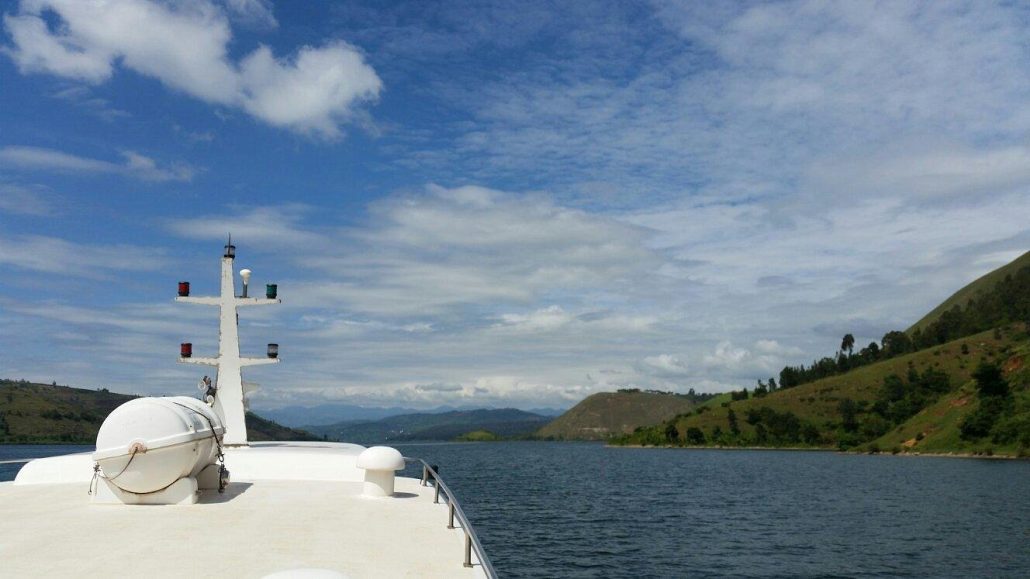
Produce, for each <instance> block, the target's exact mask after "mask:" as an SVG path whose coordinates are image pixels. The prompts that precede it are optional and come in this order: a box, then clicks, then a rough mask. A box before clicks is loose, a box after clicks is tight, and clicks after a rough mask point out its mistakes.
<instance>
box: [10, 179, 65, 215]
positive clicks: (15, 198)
mask: <svg viewBox="0 0 1030 579" xmlns="http://www.w3.org/2000/svg"><path fill="white" fill-rule="evenodd" d="M0 212H4V213H11V214H15V215H33V216H37V217H42V216H45V215H51V214H53V213H54V208H53V206H52V205H51V203H50V202H49V201H47V200H46V198H45V197H44V196H43V195H42V194H41V193H40V191H38V190H37V189H35V188H32V187H25V186H23V185H16V184H14V183H0Z"/></svg>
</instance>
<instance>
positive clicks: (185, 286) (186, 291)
mask: <svg viewBox="0 0 1030 579" xmlns="http://www.w3.org/2000/svg"><path fill="white" fill-rule="evenodd" d="M188 295H190V282H188V281H180V282H179V297H183V298H184V297H186V296H188Z"/></svg>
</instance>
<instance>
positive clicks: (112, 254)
mask: <svg viewBox="0 0 1030 579" xmlns="http://www.w3.org/2000/svg"><path fill="white" fill-rule="evenodd" d="M167 264H168V260H167V258H166V257H165V256H164V254H163V253H162V252H161V251H158V250H154V249H149V248H141V247H138V246H134V245H89V244H77V243H71V242H69V241H66V240H64V239H59V238H55V237H46V236H42V235H14V236H5V235H0V265H7V266H13V267H16V268H19V269H27V270H32V271H37V272H43V273H52V274H59V275H73V276H81V277H87V278H104V277H108V276H110V275H111V274H112V273H113V272H115V271H133V270H141V271H156V270H159V269H161V268H163V267H165V266H166V265H167Z"/></svg>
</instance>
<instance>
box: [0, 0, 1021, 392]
mask: <svg viewBox="0 0 1030 579" xmlns="http://www.w3.org/2000/svg"><path fill="white" fill-rule="evenodd" d="M0 14H2V27H0V376H2V377H7V378H15V379H17V378H25V379H30V380H35V381H43V382H50V381H56V382H57V383H59V384H67V385H73V386H78V387H83V388H100V387H106V388H109V389H111V390H113V391H118V392H127V393H139V394H144V395H149V394H191V393H193V392H194V391H195V384H196V382H197V379H198V378H199V376H198V375H197V374H198V370H197V367H195V366H186V365H181V364H177V362H176V358H177V353H178V344H179V343H180V342H185V341H189V342H193V343H194V352H195V353H196V354H197V355H204V354H206V353H211V352H214V351H215V349H216V347H217V316H216V314H215V312H213V311H211V310H210V309H208V308H204V307H199V306H189V305H184V304H176V303H174V302H173V297H174V295H175V291H176V282H178V281H184V280H188V281H190V282H191V284H192V289H193V293H194V294H195V295H206V294H213V293H216V292H217V283H218V277H217V276H218V268H219V259H220V256H221V253H222V245H223V244H224V243H225V239H226V236H227V235H228V234H229V233H230V232H231V234H232V236H233V240H234V242H235V244H236V246H237V256H238V258H237V260H236V261H237V264H236V265H237V269H239V268H242V267H248V268H250V269H252V270H253V271H254V274H253V281H252V283H253V284H254V285H256V286H257V287H263V284H265V283H277V284H278V285H279V294H280V297H281V298H282V300H283V304H282V305H281V306H277V307H273V308H248V309H245V310H241V313H240V326H241V339H242V348H243V353H244V355H248V354H249V355H260V354H261V353H262V352H263V351H264V344H265V343H267V342H277V343H279V344H280V356H281V358H282V359H283V362H284V363H282V364H279V365H276V366H266V367H260V368H253V369H248V370H247V371H246V372H245V374H246V375H245V379H247V380H248V381H250V382H254V383H256V384H259V389H258V390H257V391H256V392H255V393H254V394H253V395H252V398H251V400H250V403H251V407H252V408H255V409H257V410H260V409H262V408H275V407H279V406H284V405H297V404H300V405H315V404H321V403H328V402H342V403H351V404H362V405H366V406H395V405H403V406H406V407H414V408H434V407H438V406H442V405H449V406H475V407H517V408H539V407H552V408H565V407H568V406H571V405H573V404H574V403H575V402H577V401H578V400H580V399H582V398H583V397H585V396H587V395H589V394H592V393H594V392H601V391H612V390H615V389H617V388H655V389H661V390H672V391H677V392H685V391H687V390H688V389H690V388H693V389H695V390H696V391H700V392H718V391H725V390H729V389H733V388H740V387H742V386H748V387H750V386H753V385H754V384H755V381H756V380H757V379H762V380H764V379H767V378H769V377H773V376H778V374H779V370H780V369H781V368H782V367H783V366H784V365H786V364H792V365H793V364H799V363H808V362H810V361H811V360H813V359H815V358H819V357H822V356H825V355H833V353H834V351H835V350H836V349H837V348H838V347H839V345H840V340H841V337H842V336H843V335H844V334H845V333H853V334H854V335H855V337H856V340H857V342H858V345H859V346H863V345H865V344H868V343H869V342H870V341H873V340H879V338H880V337H882V335H883V334H884V333H886V332H887V331H889V330H895V329H904V328H906V327H908V326H909V325H910V324H911V323H913V322H915V321H916V320H917V319H919V318H920V317H921V316H922V315H923V314H924V313H926V312H927V311H929V310H930V309H931V308H932V307H934V306H935V305H936V304H937V303H939V302H940V301H942V300H943V299H945V298H946V297H947V296H948V295H950V294H951V293H952V292H954V291H955V290H957V289H958V288H960V287H961V286H963V285H965V284H966V283H968V282H969V281H972V280H973V279H975V278H976V277H978V276H979V275H982V274H984V273H986V272H988V271H990V270H992V269H994V268H996V267H998V266H1000V265H1002V264H1004V263H1006V262H1008V261H1010V260H1011V259H1014V258H1015V257H1017V256H1018V255H1020V254H1022V253H1023V252H1025V251H1027V250H1028V249H1030V227H1028V223H1030V219H1028V218H1030V42H1028V38H1030V5H1028V4H1026V3H1020V2H1000V3H995V2H968V3H966V2H948V1H940V2H896V1H892V2H864V1H853V2H808V1H784V2H770V3H761V2H743V3H734V2H718V3H702V2H682V3H678V2H630V1H618V2H615V1H613V2H589V1H584V2H536V1H525V2H519V3H518V5H517V7H515V5H514V4H512V3H510V2H460V3H456V2H429V1H414V2H386V3H383V2H339V3H327V2H314V3H307V2H304V3H301V2H278V3H273V2H271V1H269V0H225V1H216V0H184V1H182V2H176V3H164V2H159V1H157V0H109V1H106V2H101V1H88V0H20V1H14V0H4V1H0Z"/></svg>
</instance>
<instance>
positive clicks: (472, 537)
mask: <svg viewBox="0 0 1030 579" xmlns="http://www.w3.org/2000/svg"><path fill="white" fill-rule="evenodd" d="M404 460H405V462H410V463H415V464H421V465H422V481H421V483H420V484H421V485H422V486H429V485H430V483H432V485H433V488H434V495H433V502H434V503H439V502H440V496H441V494H442V495H443V496H444V497H445V499H446V502H447V528H448V529H454V528H455V525H454V522H455V520H457V521H458V524H459V525H460V526H461V529H462V530H463V531H465V563H464V565H465V567H472V551H473V550H474V551H475V552H476V557H477V558H479V564H480V565H481V566H482V567H483V571H484V572H485V573H486V576H487V577H488V578H489V579H497V571H496V570H495V569H494V566H493V564H492V563H490V558H489V557H487V556H486V551H485V550H484V549H483V544H482V543H480V542H479V537H478V536H477V535H476V531H475V529H473V528H472V524H471V523H469V520H468V517H466V516H465V511H463V510H462V509H461V505H460V504H459V503H458V498H457V497H455V496H454V493H452V492H451V489H450V488H449V487H448V486H447V484H446V483H444V482H443V479H441V478H440V473H438V472H437V471H436V469H435V468H434V467H433V466H431V465H430V464H429V463H427V462H426V461H424V460H422V459H421V458H410V457H407V456H406V457H404Z"/></svg>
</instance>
